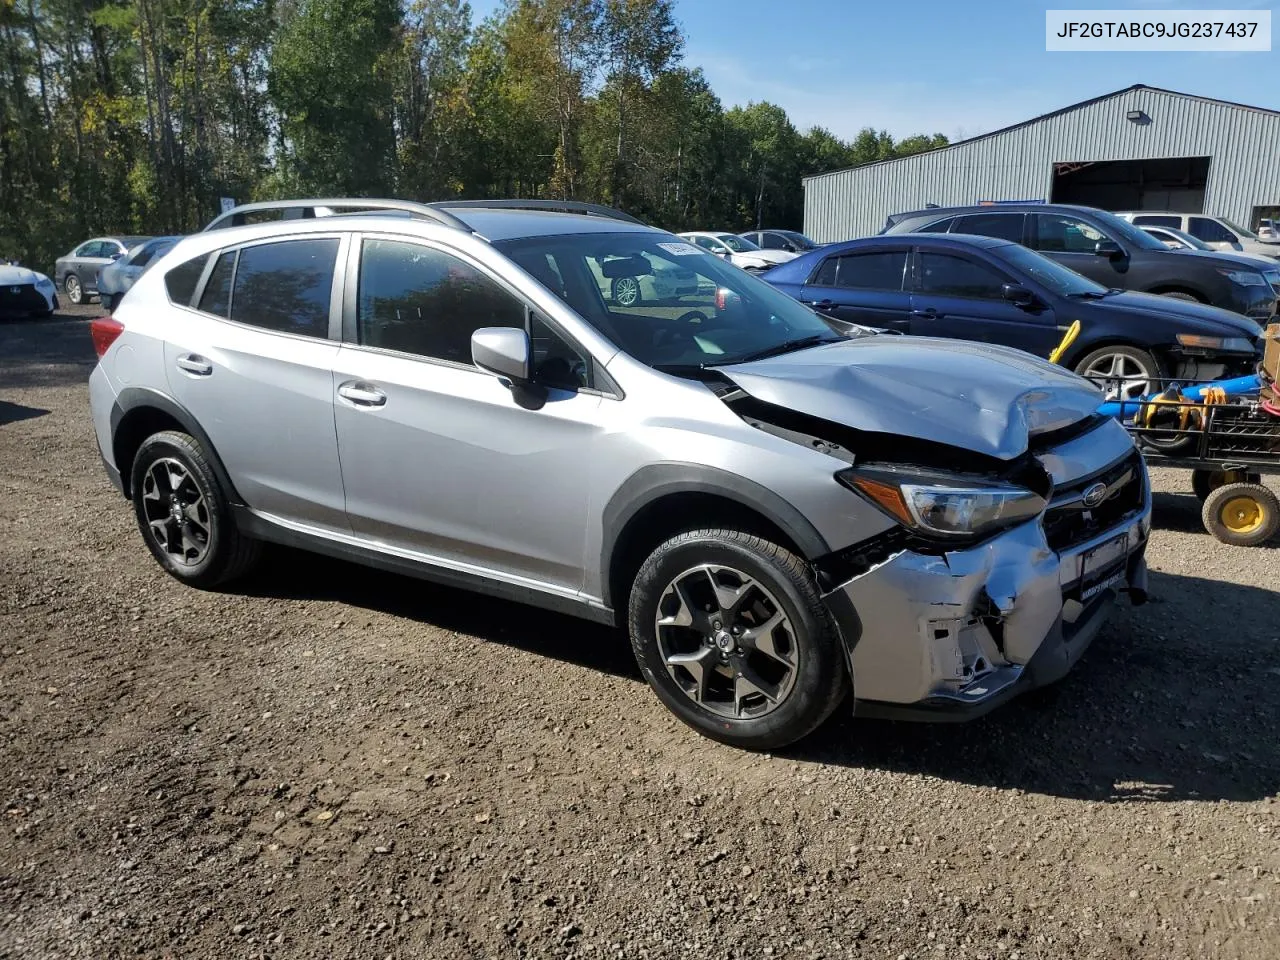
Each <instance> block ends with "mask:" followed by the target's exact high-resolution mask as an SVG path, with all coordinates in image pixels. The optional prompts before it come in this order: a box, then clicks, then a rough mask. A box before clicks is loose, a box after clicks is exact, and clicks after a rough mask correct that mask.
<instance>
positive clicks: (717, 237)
mask: <svg viewBox="0 0 1280 960" xmlns="http://www.w3.org/2000/svg"><path fill="white" fill-rule="evenodd" d="M680 236H681V237H683V238H684V239H685V240H688V241H689V242H690V243H693V244H697V245H698V246H699V247H701V248H702V249H703V250H706V251H707V252H708V253H714V254H715V255H716V256H718V257H723V258H724V259H725V260H728V261H729V262H730V263H732V264H733V265H734V266H735V267H741V268H742V269H743V270H750V271H752V272H758V271H762V270H771V269H773V268H774V267H776V266H777V265H778V264H780V263H786V262H787V261H788V260H794V259H795V258H796V257H798V256H799V254H798V253H792V252H791V251H789V250H761V249H760V248H759V247H757V246H756V245H755V244H754V243H752V242H751V241H750V240H748V239H747V238H746V237H740V236H738V235H737V234H736V233H721V232H719V231H713V230H694V231H693V232H691V233H682V234H680Z"/></svg>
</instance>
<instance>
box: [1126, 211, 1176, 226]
mask: <svg viewBox="0 0 1280 960" xmlns="http://www.w3.org/2000/svg"><path fill="white" fill-rule="evenodd" d="M1133 222H1134V223H1135V224H1137V225H1138V226H1140V227H1173V229H1175V230H1181V229H1182V218H1181V217H1169V216H1165V215H1164V214H1158V213H1140V214H1138V215H1137V216H1135V217H1134V218H1133Z"/></svg>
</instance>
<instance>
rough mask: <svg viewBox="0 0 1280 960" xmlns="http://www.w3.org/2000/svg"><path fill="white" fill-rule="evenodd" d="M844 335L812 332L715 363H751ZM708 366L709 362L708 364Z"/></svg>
mask: <svg viewBox="0 0 1280 960" xmlns="http://www.w3.org/2000/svg"><path fill="white" fill-rule="evenodd" d="M845 339H847V338H846V337H839V336H835V337H833V336H832V335H831V334H829V333H814V334H810V335H809V336H807V337H797V338H796V339H794V340H784V341H783V342H782V343H778V344H774V345H773V346H772V347H765V348H764V349H763V350H757V351H756V352H755V353H748V354H747V355H746V356H742V357H734V358H733V359H732V360H721V361H719V362H718V363H716V364H715V366H717V367H721V366H724V365H725V364H728V363H751V361H753V360H765V359H767V358H769V357H778V356H781V355H782V354H784V353H794V352H795V351H796V350H803V349H805V348H806V347H816V346H817V345H818V344H820V343H839V342H840V341H841V340H845ZM708 366H710V364H708Z"/></svg>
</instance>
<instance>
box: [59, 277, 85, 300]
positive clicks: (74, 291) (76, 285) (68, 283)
mask: <svg viewBox="0 0 1280 960" xmlns="http://www.w3.org/2000/svg"><path fill="white" fill-rule="evenodd" d="M62 289H63V290H65V291H66V292H67V299H68V300H70V301H71V302H72V303H74V304H76V305H77V306H79V305H80V304H82V303H84V287H82V286H80V278H79V277H77V276H76V275H75V274H74V273H68V274H67V276H66V279H64V280H63V281H62Z"/></svg>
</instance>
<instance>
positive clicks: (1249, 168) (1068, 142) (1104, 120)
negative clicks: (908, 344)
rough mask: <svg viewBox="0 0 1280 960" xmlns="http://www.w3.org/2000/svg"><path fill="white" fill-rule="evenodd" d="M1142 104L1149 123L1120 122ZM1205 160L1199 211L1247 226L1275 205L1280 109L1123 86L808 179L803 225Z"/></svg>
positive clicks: (825, 232) (873, 221)
mask: <svg viewBox="0 0 1280 960" xmlns="http://www.w3.org/2000/svg"><path fill="white" fill-rule="evenodd" d="M1130 110H1141V111H1143V112H1144V113H1146V114H1147V115H1148V116H1149V117H1150V118H1151V122H1150V123H1149V124H1145V125H1142V124H1137V123H1134V122H1132V121H1130V120H1127V119H1125V114H1126V113H1127V112H1128V111H1130ZM1196 156H1200V157H1204V156H1207V157H1210V158H1211V160H1210V162H1209V180H1208V184H1207V187H1206V193H1205V209H1204V212H1205V213H1208V214H1212V215H1214V216H1220V217H1228V218H1230V219H1231V220H1234V221H1235V222H1236V223H1240V224H1244V225H1246V226H1248V225H1249V223H1248V221H1249V218H1250V216H1251V215H1252V211H1253V208H1254V207H1255V206H1260V205H1280V114H1276V113H1268V112H1264V111H1260V110H1252V109H1249V108H1248V107H1238V106H1231V105H1229V104H1224V103H1219V102H1214V101H1207V100H1200V99H1197V98H1195V97H1190V96H1182V95H1179V94H1175V93H1168V92H1165V91H1159V90H1150V89H1140V90H1125V91H1122V92H1120V93H1118V94H1116V95H1115V96H1112V97H1108V98H1107V99H1105V100H1099V101H1097V102H1094V103H1090V104H1087V105H1084V106H1081V107H1078V108H1076V109H1072V110H1067V111H1065V112H1063V113H1060V114H1057V115H1055V116H1050V117H1046V118H1045V119H1043V120H1040V121H1037V122H1035V123H1031V124H1028V125H1026V126H1023V127H1019V128H1017V129H1014V130H1009V131H1007V132H1005V133H997V134H993V135H991V136H989V137H985V138H983V139H980V140H974V141H972V142H969V143H962V144H958V145H956V146H954V147H947V148H944V149H942V150H936V151H934V152H933V153H926V154H921V155H919V156H915V157H905V158H903V159H901V160H891V161H887V162H884V163H875V164H869V165H867V166H864V167H854V168H853V169H850V170H837V171H834V172H832V173H824V174H821V175H819V176H816V177H808V178H806V179H805V182H804V186H805V194H804V232H805V233H807V234H808V235H809V236H811V237H813V239H815V240H817V241H819V242H820V243H826V242H831V241H836V240H849V239H852V238H854V237H865V236H869V235H871V234H874V233H878V232H879V231H880V230H881V229H882V228H883V227H884V222H885V218H886V217H887V216H888V215H889V214H891V213H900V212H903V211H907V210H916V209H919V208H921V207H923V206H925V205H926V204H929V203H936V204H939V205H941V206H952V205H961V204H971V203H978V202H979V201H982V200H1049V199H1050V189H1051V187H1052V185H1053V164H1054V163H1061V162H1082V161H1088V160H1150V159H1157V158H1161V157H1196Z"/></svg>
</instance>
